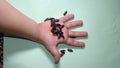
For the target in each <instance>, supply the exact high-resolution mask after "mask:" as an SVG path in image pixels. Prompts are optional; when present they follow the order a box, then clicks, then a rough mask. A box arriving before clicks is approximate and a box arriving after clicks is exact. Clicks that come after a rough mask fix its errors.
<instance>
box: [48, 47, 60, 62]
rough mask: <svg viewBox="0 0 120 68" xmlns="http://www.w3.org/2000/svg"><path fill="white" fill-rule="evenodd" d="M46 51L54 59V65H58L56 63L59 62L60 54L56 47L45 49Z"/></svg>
mask: <svg viewBox="0 0 120 68" xmlns="http://www.w3.org/2000/svg"><path fill="white" fill-rule="evenodd" d="M47 49H48V51H49V52H50V53H51V54H52V56H53V57H54V62H55V64H58V62H59V60H60V53H59V51H58V49H57V47H55V46H54V47H47Z"/></svg>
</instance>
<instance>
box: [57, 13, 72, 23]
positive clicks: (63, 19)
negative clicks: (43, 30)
mask: <svg viewBox="0 0 120 68" xmlns="http://www.w3.org/2000/svg"><path fill="white" fill-rule="evenodd" d="M73 18H74V14H68V15H66V16H64V17H61V18H60V19H59V20H60V21H61V22H66V21H68V20H70V19H73Z"/></svg>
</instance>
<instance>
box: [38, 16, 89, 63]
mask: <svg viewBox="0 0 120 68" xmlns="http://www.w3.org/2000/svg"><path fill="white" fill-rule="evenodd" d="M72 18H74V15H73V14H69V15H66V16H64V17H61V18H59V22H58V23H59V24H61V25H64V28H63V29H62V32H63V36H64V39H63V38H60V39H58V37H57V36H55V35H53V34H52V32H51V28H52V27H51V26H50V25H51V23H50V20H48V21H45V22H43V23H40V24H39V31H40V32H39V35H40V43H42V44H43V45H44V46H45V47H46V48H47V50H48V51H49V52H50V53H51V54H52V56H53V57H54V60H55V63H58V62H59V60H60V53H59V51H58V49H57V45H58V44H59V43H65V44H68V45H72V46H80V47H84V42H80V41H75V40H73V39H72V38H71V36H73V37H85V36H87V32H85V31H82V32H78V31H69V28H71V27H75V26H81V25H82V24H83V23H82V21H81V20H77V21H71V22H67V21H68V20H70V19H72ZM65 22H67V23H65Z"/></svg>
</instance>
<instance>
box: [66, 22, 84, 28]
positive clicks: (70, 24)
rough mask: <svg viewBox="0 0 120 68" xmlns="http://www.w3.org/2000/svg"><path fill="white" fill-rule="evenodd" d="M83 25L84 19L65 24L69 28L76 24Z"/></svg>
mask: <svg viewBox="0 0 120 68" xmlns="http://www.w3.org/2000/svg"><path fill="white" fill-rule="evenodd" d="M82 25H83V21H82V20H77V21H72V22H69V23H66V24H65V26H66V27H67V28H71V27H75V26H82Z"/></svg>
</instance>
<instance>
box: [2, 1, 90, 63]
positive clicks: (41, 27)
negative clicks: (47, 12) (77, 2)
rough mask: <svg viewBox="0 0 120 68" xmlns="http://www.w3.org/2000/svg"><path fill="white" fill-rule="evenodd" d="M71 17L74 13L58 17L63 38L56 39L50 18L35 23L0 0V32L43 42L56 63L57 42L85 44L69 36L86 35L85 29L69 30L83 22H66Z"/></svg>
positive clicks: (72, 44)
mask: <svg viewBox="0 0 120 68" xmlns="http://www.w3.org/2000/svg"><path fill="white" fill-rule="evenodd" d="M3 6H4V7H3ZM73 18H74V14H68V15H66V16H64V17H61V18H59V20H60V21H59V22H58V23H59V24H61V25H64V28H63V29H62V32H63V33H64V34H63V35H64V37H65V38H64V39H63V38H60V39H58V37H57V36H54V35H53V34H52V33H51V26H50V25H51V23H50V20H48V21H45V22H40V23H39V24H37V23H36V22H35V21H33V20H32V19H30V18H29V17H27V16H25V15H24V14H22V13H21V12H20V11H18V10H17V9H15V8H14V7H13V6H11V5H10V4H9V3H8V2H7V1H5V0H0V32H2V33H4V34H10V35H13V36H19V37H23V38H27V39H30V40H33V41H35V42H37V43H40V44H43V46H45V48H46V49H47V50H48V51H49V52H50V53H51V55H52V56H53V58H54V60H55V63H56V64H57V63H58V62H59V60H60V53H59V51H58V49H57V45H58V44H60V43H64V44H68V45H71V46H76V47H84V46H85V43H84V42H81V41H75V40H73V39H72V38H70V36H74V37H86V36H87V35H88V33H87V32H86V31H81V32H79V31H70V30H69V28H72V27H76V26H81V25H82V24H83V22H82V20H76V21H70V22H68V21H69V20H70V19H73Z"/></svg>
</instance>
